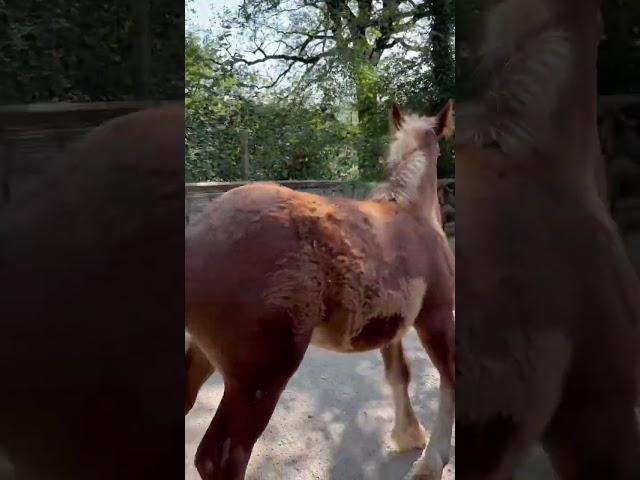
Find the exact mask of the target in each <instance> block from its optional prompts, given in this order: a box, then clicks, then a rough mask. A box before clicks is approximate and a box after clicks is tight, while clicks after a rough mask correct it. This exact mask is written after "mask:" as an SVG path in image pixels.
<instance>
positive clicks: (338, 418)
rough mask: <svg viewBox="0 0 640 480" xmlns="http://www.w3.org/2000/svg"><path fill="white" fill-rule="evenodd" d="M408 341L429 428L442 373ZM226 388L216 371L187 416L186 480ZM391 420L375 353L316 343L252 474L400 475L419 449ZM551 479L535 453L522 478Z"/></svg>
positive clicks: (397, 478)
mask: <svg viewBox="0 0 640 480" xmlns="http://www.w3.org/2000/svg"><path fill="white" fill-rule="evenodd" d="M404 345H405V350H406V353H407V357H408V359H409V361H410V363H411V369H412V382H411V389H410V395H411V399H412V401H413V405H414V408H415V410H416V414H417V416H418V418H419V419H420V421H421V422H422V424H423V425H424V427H425V429H426V430H427V432H429V431H430V429H431V427H432V425H433V421H434V420H435V415H436V411H435V409H436V408H437V399H438V384H439V380H438V373H437V371H436V370H435V368H434V367H433V366H432V364H431V362H430V361H429V359H428V357H427V355H426V353H425V352H424V350H423V349H422V347H421V345H420V343H419V341H418V339H417V336H416V335H415V333H413V332H411V333H410V334H408V335H407V337H406V338H405V340H404ZM222 390H223V389H222V381H221V378H220V376H219V375H215V376H214V377H212V378H211V379H210V380H209V382H208V383H206V384H205V385H204V386H203V388H202V390H201V392H200V395H199V397H198V400H197V402H196V405H195V406H194V408H193V410H192V411H191V412H190V413H189V415H188V416H187V417H186V419H185V435H186V445H185V479H186V480H198V479H199V477H198V474H197V471H196V470H195V468H194V466H193V456H194V454H195V451H196V448H197V446H198V442H199V441H200V438H201V437H202V435H203V434H204V431H205V430H206V428H207V426H208V424H209V421H210V420H211V418H212V416H213V414H214V412H215V409H216V407H217V405H218V403H219V402H220V399H221V397H222ZM392 426H393V404H392V399H391V393H390V390H389V388H388V386H387V384H386V382H385V380H384V373H383V365H382V359H381V358H380V354H379V353H378V352H377V351H373V352H366V353H357V354H338V353H333V352H328V351H324V350H320V349H317V348H315V347H310V348H309V351H308V352H307V355H306V357H305V359H304V361H303V362H302V365H301V367H300V369H299V370H298V371H297V372H296V374H295V375H294V377H293V378H292V379H291V381H290V383H289V385H288V387H287V389H286V391H285V392H284V394H283V396H282V398H281V400H280V402H279V404H278V406H277V408H276V411H275V413H274V415H273V417H272V419H271V422H270V423H269V426H268V427H267V429H266V431H265V433H264V434H263V436H262V437H261V438H260V439H259V440H258V442H257V444H256V446H255V449H254V451H253V456H252V458H251V462H250V464H249V468H248V472H247V480H360V479H362V480H365V479H366V480H401V479H402V478H403V476H404V475H405V474H406V473H407V472H408V471H409V469H410V467H411V464H412V463H413V461H414V460H416V459H417V458H418V456H419V454H420V452H418V451H415V452H410V453H405V454H397V453H395V452H393V450H392V449H391V447H390V445H389V443H388V440H387V438H388V434H389V432H390V431H391V428H392ZM453 444H454V445H455V431H454V438H453ZM452 453H453V457H452V460H451V462H450V464H449V465H448V466H447V467H446V469H445V472H444V475H443V480H453V479H454V478H455V448H454V451H453V452H452ZM552 478H553V477H552V476H551V475H550V473H549V469H548V466H547V465H546V461H545V459H544V457H543V456H542V455H541V454H540V453H538V452H537V453H535V454H534V456H533V458H532V460H531V461H530V462H529V464H528V465H527V466H526V468H525V469H524V470H523V472H521V474H520V475H518V477H517V480H547V479H549V480H550V479H552Z"/></svg>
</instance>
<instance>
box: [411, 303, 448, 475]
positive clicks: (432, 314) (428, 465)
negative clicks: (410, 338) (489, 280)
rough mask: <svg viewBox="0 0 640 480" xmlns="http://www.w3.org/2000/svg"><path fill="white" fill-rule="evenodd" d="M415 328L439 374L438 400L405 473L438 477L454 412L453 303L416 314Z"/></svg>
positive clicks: (446, 460) (446, 457)
mask: <svg viewBox="0 0 640 480" xmlns="http://www.w3.org/2000/svg"><path fill="white" fill-rule="evenodd" d="M415 328H416V331H417V333H418V336H419V337H420V341H421V342H422V345H423V346H424V348H425V350H426V351H427V354H428V355H429V358H430V359H431V361H432V363H433V365H434V366H435V367H436V368H437V369H438V373H439V374H440V402H439V405H438V414H437V416H436V421H435V424H434V426H433V429H432V430H431V435H430V438H429V444H428V445H427V448H426V449H425V450H424V452H423V453H422V456H421V457H420V458H419V459H418V460H417V461H416V463H415V464H414V465H413V468H412V469H411V472H410V473H409V477H408V478H409V479H411V480H439V479H440V478H442V471H443V469H444V466H445V465H446V464H447V463H448V462H449V455H450V451H451V435H452V431H453V421H454V415H455V404H454V401H455V390H454V388H455V386H454V383H455V368H454V361H455V356H454V334H455V333H454V319H453V306H450V305H445V306H441V307H438V308H434V309H429V310H425V311H423V312H421V313H420V315H419V317H418V319H417V320H416V322H415Z"/></svg>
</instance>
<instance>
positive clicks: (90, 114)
mask: <svg viewBox="0 0 640 480" xmlns="http://www.w3.org/2000/svg"><path fill="white" fill-rule="evenodd" d="M162 103H165V102H148V101H145V102H137V101H131V102H91V103H70V102H59V103H32V104H22V105H2V106H0V208H1V207H2V206H3V205H4V204H6V203H8V202H9V201H10V199H11V197H12V196H13V194H14V193H15V192H16V191H18V190H20V189H21V188H23V187H24V186H25V185H27V184H28V183H29V182H30V180H32V179H33V178H34V177H35V176H37V175H38V174H39V173H41V172H42V170H43V169H44V168H45V166H46V164H47V163H48V162H49V161H50V159H54V158H55V157H57V156H58V155H59V154H60V153H61V152H62V151H63V150H64V148H65V147H66V146H67V145H68V144H69V143H70V142H72V141H74V140H75V139H77V138H79V137H80V136H82V135H84V134H85V133H87V132H89V131H90V130H91V129H93V128H95V127H97V126H98V125H100V124H102V123H104V122H106V121H108V120H110V119H112V118H115V117H119V116H122V115H126V114H128V113H132V112H135V111H138V110H142V109H145V108H148V107H151V106H155V105H160V104H162Z"/></svg>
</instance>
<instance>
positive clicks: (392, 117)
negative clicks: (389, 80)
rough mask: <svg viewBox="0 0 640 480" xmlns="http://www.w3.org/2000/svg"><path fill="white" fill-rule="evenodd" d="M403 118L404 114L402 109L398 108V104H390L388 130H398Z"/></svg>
mask: <svg viewBox="0 0 640 480" xmlns="http://www.w3.org/2000/svg"><path fill="white" fill-rule="evenodd" d="M403 120H404V114H403V113H402V110H400V106H399V105H398V104H397V103H395V102H393V105H391V111H390V112H389V130H390V131H391V133H392V134H393V133H395V132H397V131H398V130H400V126H401V125H402V121H403Z"/></svg>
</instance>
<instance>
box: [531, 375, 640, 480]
mask: <svg viewBox="0 0 640 480" xmlns="http://www.w3.org/2000/svg"><path fill="white" fill-rule="evenodd" d="M594 381H597V380H594ZM614 392H615V390H612V391H611V392H610V393H604V392H603V393H601V394H600V396H601V397H602V396H605V395H606V396H609V395H611V396H613V395H615V393H614ZM585 397H586V398H584V399H580V400H577V401H574V402H565V403H563V404H562V405H561V407H560V408H559V409H558V411H557V412H556V414H555V415H554V417H553V420H552V421H551V424H550V425H549V427H548V429H547V433H546V434H545V438H544V442H543V446H544V448H545V450H546V451H547V453H548V454H549V457H550V458H551V462H552V464H553V466H554V468H555V469H556V471H557V473H558V474H559V478H560V479H561V480H578V479H580V480H599V479H603V478H607V479H611V480H632V479H636V480H637V479H639V478H640V429H639V428H640V427H639V426H638V423H637V419H636V415H635V412H634V401H633V398H631V397H629V398H626V399H623V398H594V397H589V394H588V393H587V394H586V395H585Z"/></svg>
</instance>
